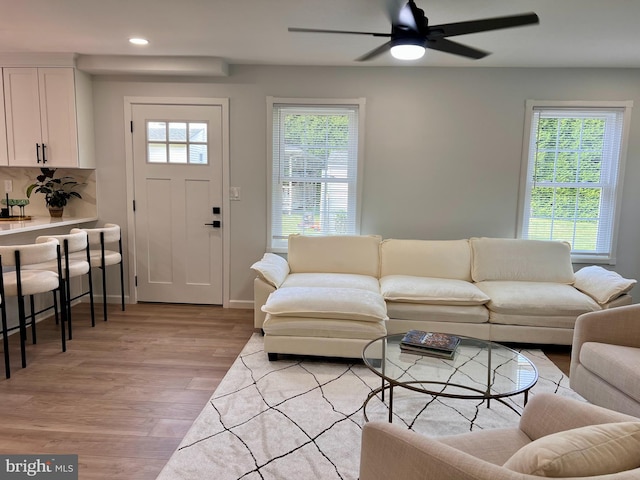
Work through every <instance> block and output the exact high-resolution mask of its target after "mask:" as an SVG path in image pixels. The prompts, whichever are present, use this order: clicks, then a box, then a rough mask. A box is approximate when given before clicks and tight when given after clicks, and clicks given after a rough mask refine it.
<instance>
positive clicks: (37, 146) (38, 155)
mask: <svg viewBox="0 0 640 480" xmlns="http://www.w3.org/2000/svg"><path fill="white" fill-rule="evenodd" d="M36 160H37V162H36V163H40V144H39V143H36Z"/></svg>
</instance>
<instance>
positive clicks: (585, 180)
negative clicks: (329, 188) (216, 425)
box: [522, 107, 624, 258]
mask: <svg viewBox="0 0 640 480" xmlns="http://www.w3.org/2000/svg"><path fill="white" fill-rule="evenodd" d="M623 120H624V108H606V109H605V108H541V107H534V108H533V110H532V118H531V131H530V148H529V154H528V171H527V186H526V197H525V207H524V215H523V228H522V237H523V238H532V239H541V240H565V241H568V242H569V243H571V246H572V253H573V254H575V255H580V256H586V257H590V256H594V257H595V256H598V257H603V258H611V256H612V251H613V240H614V231H615V214H616V199H617V190H618V188H619V184H618V180H619V178H618V177H619V170H620V154H621V144H622V132H623Z"/></svg>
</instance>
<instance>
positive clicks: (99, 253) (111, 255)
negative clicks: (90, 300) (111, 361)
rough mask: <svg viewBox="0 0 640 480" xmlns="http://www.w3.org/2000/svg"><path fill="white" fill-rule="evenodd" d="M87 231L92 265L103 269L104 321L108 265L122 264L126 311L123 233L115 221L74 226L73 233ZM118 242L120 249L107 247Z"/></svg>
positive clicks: (76, 256)
mask: <svg viewBox="0 0 640 480" xmlns="http://www.w3.org/2000/svg"><path fill="white" fill-rule="evenodd" d="M77 232H87V234H88V235H89V248H90V251H91V267H94V268H99V269H100V270H101V271H102V305H103V316H104V321H105V322H106V321H107V274H106V267H109V266H112V265H120V298H121V303H122V311H123V312H124V266H123V260H122V258H123V257H122V235H121V233H120V226H119V225H116V224H115V223H105V225H104V227H101V228H74V229H72V230H71V233H77ZM110 243H111V244H113V243H117V244H118V250H117V251H116V250H110V249H107V248H105V245H107V244H110ZM79 255H80V253H79V252H78V253H72V254H71V255H70V258H73V259H75V258H79Z"/></svg>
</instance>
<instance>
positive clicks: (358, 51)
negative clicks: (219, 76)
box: [0, 0, 640, 68]
mask: <svg viewBox="0 0 640 480" xmlns="http://www.w3.org/2000/svg"><path fill="white" fill-rule="evenodd" d="M416 3H417V5H418V6H419V7H421V8H422V9H424V10H425V13H426V15H427V17H428V18H429V20H430V24H432V25H435V24H440V23H450V22H458V21H466V20H474V19H477V18H486V17H495V16H503V15H513V14H519V13H526V12H531V11H532V12H535V13H537V14H538V16H539V17H540V24H539V25H534V26H526V27H518V28H512V29H507V30H497V31H493V32H485V33H478V34H473V35H465V36H461V37H456V38H455V41H458V42H460V43H465V44H468V45H470V46H473V47H476V48H479V49H482V50H488V51H490V52H493V53H492V55H489V56H488V57H485V58H483V59H481V60H470V59H466V58H463V57H458V56H454V55H449V54H445V53H441V52H436V51H433V50H428V51H427V55H425V57H424V58H423V59H421V60H419V61H417V62H411V63H410V64H411V65H418V66H478V67H507V66H515V67H633V68H637V67H640V27H638V25H637V24H638V21H639V20H640V0H606V1H605V0H416ZM385 4H386V1H385V0H179V1H178V0H0V54H7V53H10V54H14V53H27V52H28V53H79V54H85V55H151V56H210V57H219V58H221V59H223V60H224V61H226V62H227V63H229V64H276V65H351V66H382V65H397V64H399V63H400V62H398V61H397V60H394V59H392V58H391V56H390V55H389V54H385V55H382V56H380V57H378V58H376V59H375V60H373V61H370V62H355V61H354V59H355V58H357V57H359V56H360V55H362V54H364V53H366V52H368V51H369V50H371V49H373V48H375V47H376V46H378V45H380V44H381V43H384V42H385V41H386V39H384V38H376V37H371V36H360V35H327V34H309V33H290V32H288V31H287V27H293V26H295V27H305V28H325V29H339V30H361V31H377V32H386V33H388V32H389V31H390V23H389V20H388V19H387V14H386V7H385ZM132 36H143V37H146V38H148V39H149V41H150V42H151V43H150V44H149V45H148V46H146V47H134V46H132V45H130V44H129V43H128V42H127V39H128V38H129V37H132ZM403 64H404V65H407V64H408V63H406V62H404V63H403Z"/></svg>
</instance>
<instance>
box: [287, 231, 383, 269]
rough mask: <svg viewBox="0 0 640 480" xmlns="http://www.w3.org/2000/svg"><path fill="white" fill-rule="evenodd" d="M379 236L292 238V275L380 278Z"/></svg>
mask: <svg viewBox="0 0 640 480" xmlns="http://www.w3.org/2000/svg"><path fill="white" fill-rule="evenodd" d="M381 240H382V238H381V237H380V236H379V235H335V236H304V235H290V236H289V251H288V257H287V260H288V261H289V269H290V270H291V273H356V274H359V275H370V276H372V277H376V278H377V277H378V274H379V272H380V241H381Z"/></svg>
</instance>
